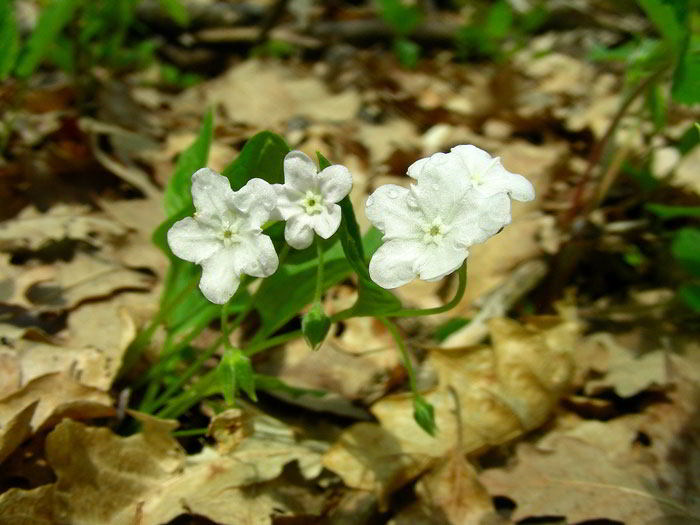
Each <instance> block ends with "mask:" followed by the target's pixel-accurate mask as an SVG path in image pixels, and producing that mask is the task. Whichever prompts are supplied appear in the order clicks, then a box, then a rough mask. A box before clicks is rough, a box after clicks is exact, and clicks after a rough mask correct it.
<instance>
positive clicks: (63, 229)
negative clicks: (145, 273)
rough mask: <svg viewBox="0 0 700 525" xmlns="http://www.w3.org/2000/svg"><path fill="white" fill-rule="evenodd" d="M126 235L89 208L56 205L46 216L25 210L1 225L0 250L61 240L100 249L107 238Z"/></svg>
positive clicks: (31, 247)
mask: <svg viewBox="0 0 700 525" xmlns="http://www.w3.org/2000/svg"><path fill="white" fill-rule="evenodd" d="M125 233H126V229H125V228H124V227H123V226H121V225H120V224H119V223H117V222H114V221H112V220H110V219H108V218H107V217H104V216H100V215H97V214H95V213H91V211H90V208H89V207H88V206H82V205H75V204H71V205H68V204H58V205H56V206H54V207H53V208H51V209H49V210H48V211H47V212H46V213H40V212H39V211H38V210H36V208H33V207H28V208H25V209H24V210H22V212H20V214H19V215H18V216H17V217H15V218H14V219H11V220H9V221H5V222H3V223H2V224H0V250H3V251H16V250H38V249H39V248H41V247H42V246H44V245H45V244H47V243H48V242H50V241H60V240H62V239H71V240H77V241H84V242H87V243H89V244H93V245H97V246H99V245H101V244H102V243H103V242H104V241H105V240H106V239H109V238H114V237H119V236H122V235H124V234H125Z"/></svg>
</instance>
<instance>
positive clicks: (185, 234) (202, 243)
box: [168, 217, 221, 263]
mask: <svg viewBox="0 0 700 525" xmlns="http://www.w3.org/2000/svg"><path fill="white" fill-rule="evenodd" d="M168 245H169V246H170V249H171V250H172V252H173V253H174V254H175V255H176V256H177V257H179V258H180V259H184V260H185V261H190V262H193V263H200V262H201V261H203V260H204V259H206V258H207V257H210V256H211V255H212V254H213V253H214V252H216V251H217V250H219V249H220V248H221V242H220V241H219V239H218V238H217V236H216V232H215V231H214V230H213V229H212V228H211V227H209V226H207V225H206V224H202V223H199V222H197V221H196V220H195V219H193V218H192V217H185V218H184V219H182V220H179V221H177V222H176V223H175V224H173V225H172V226H171V227H170V229H169V230H168Z"/></svg>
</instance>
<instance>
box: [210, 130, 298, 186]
mask: <svg viewBox="0 0 700 525" xmlns="http://www.w3.org/2000/svg"><path fill="white" fill-rule="evenodd" d="M287 153H289V146H288V145H287V143H286V142H285V141H284V139H283V138H282V137H280V136H279V135H277V134H276V133H271V132H269V131H262V132H260V133H258V134H257V135H254V136H253V137H251V138H250V139H248V141H247V142H246V143H245V146H243V150H242V151H241V153H240V154H239V155H238V157H236V160H234V161H233V162H232V163H231V164H229V165H228V166H227V167H226V168H225V169H224V171H223V173H222V175H224V176H225V177H228V180H230V181H231V187H232V188H233V189H234V191H238V190H240V189H241V188H242V187H243V186H245V184H246V183H247V182H248V181H249V180H250V179H252V178H255V177H258V178H261V179H264V180H266V181H267V182H269V183H270V184H283V183H284V157H285V155H287Z"/></svg>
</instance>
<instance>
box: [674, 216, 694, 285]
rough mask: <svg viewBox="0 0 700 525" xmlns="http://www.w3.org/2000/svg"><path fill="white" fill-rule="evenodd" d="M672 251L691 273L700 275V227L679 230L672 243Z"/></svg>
mask: <svg viewBox="0 0 700 525" xmlns="http://www.w3.org/2000/svg"><path fill="white" fill-rule="evenodd" d="M671 253H672V254H673V256H674V257H675V258H676V260H677V261H678V262H679V263H680V264H681V266H683V267H684V268H685V269H686V270H687V271H688V272H689V273H690V274H692V275H695V276H700V229H698V228H682V229H680V230H678V232H677V233H676V235H675V237H674V238H673V242H672V243H671Z"/></svg>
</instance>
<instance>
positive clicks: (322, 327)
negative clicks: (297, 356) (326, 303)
mask: <svg viewBox="0 0 700 525" xmlns="http://www.w3.org/2000/svg"><path fill="white" fill-rule="evenodd" d="M330 328H331V318H330V317H328V316H327V315H326V312H324V311H323V306H321V303H315V304H314V305H313V306H312V307H311V309H310V310H309V311H308V312H307V313H306V315H304V317H302V319H301V333H302V334H304V339H306V342H307V343H308V344H309V346H310V347H311V349H312V350H318V348H319V347H320V346H321V343H323V340H324V339H325V338H326V335H328V330H330Z"/></svg>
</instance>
